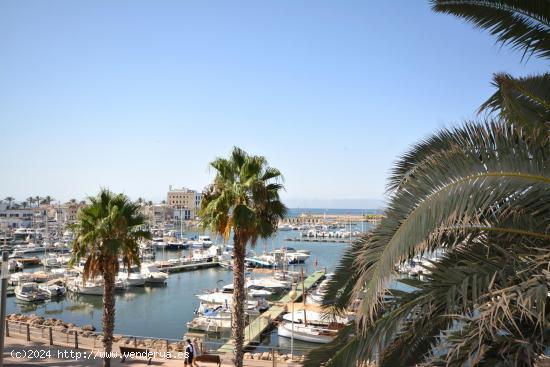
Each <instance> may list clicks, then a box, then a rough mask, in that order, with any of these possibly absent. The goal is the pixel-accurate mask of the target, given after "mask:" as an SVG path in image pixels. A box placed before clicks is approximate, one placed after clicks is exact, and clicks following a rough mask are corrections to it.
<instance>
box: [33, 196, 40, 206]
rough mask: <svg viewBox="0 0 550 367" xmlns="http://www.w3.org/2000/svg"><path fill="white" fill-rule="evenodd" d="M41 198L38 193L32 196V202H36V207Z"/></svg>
mask: <svg viewBox="0 0 550 367" xmlns="http://www.w3.org/2000/svg"><path fill="white" fill-rule="evenodd" d="M41 200H42V198H41V197H40V196H38V195H36V196H35V197H34V202H35V203H36V207H37V208H38V207H39V206H40V201H41Z"/></svg>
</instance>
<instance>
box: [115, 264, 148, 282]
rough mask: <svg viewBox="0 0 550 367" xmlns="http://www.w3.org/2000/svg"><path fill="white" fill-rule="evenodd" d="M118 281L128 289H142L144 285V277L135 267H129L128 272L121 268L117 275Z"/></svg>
mask: <svg viewBox="0 0 550 367" xmlns="http://www.w3.org/2000/svg"><path fill="white" fill-rule="evenodd" d="M118 279H119V280H122V281H123V282H124V283H126V285H127V286H128V287H143V286H144V285H145V277H144V276H143V274H141V272H140V270H139V269H138V267H137V266H135V265H134V266H131V267H130V271H128V268H126V267H123V270H122V271H120V272H119V273H118Z"/></svg>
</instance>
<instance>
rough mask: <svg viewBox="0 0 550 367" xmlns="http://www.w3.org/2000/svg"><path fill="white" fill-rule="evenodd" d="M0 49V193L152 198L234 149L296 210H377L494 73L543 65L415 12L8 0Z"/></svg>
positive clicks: (411, 4) (463, 27) (406, 6)
mask: <svg viewBox="0 0 550 367" xmlns="http://www.w3.org/2000/svg"><path fill="white" fill-rule="evenodd" d="M0 50H1V53H0V55H1V57H0V136H2V143H1V144H0V154H1V157H2V159H1V160H0V170H1V172H2V180H0V195H1V196H2V197H5V196H7V195H12V196H15V197H16V198H18V199H23V198H25V197H27V196H29V195H31V194H32V195H47V194H50V195H53V196H54V197H55V198H58V199H62V200H65V199H69V198H71V197H76V198H80V197H83V196H84V195H86V194H94V193H95V192H96V191H97V190H98V188H99V187H100V186H108V187H110V188H111V189H112V190H115V191H124V192H125V193H127V194H128V195H130V196H131V197H134V198H136V197H138V196H142V197H145V198H148V199H153V200H160V199H162V198H163V197H164V195H165V192H166V190H167V188H168V185H170V184H172V185H175V186H187V187H191V188H195V189H201V188H202V187H203V186H204V185H205V184H207V183H208V182H209V181H210V179H211V177H212V173H211V172H209V170H208V168H207V166H208V162H209V161H211V160H212V159H213V158H214V157H216V156H220V155H226V154H227V153H228V152H229V151H230V150H231V147H232V146H234V145H237V146H240V147H242V148H244V149H246V150H248V151H249V152H251V153H255V154H262V155H265V156H267V158H268V159H269V160H270V162H271V164H272V165H274V166H276V167H278V168H280V169H281V170H282V171H283V173H284V175H285V178H286V186H287V192H286V193H285V198H286V199H287V200H288V203H289V205H291V206H300V205H302V206H303V205H308V204H310V205H311V204H312V203H313V204H314V203H315V202H314V200H321V199H322V200H324V199H354V198H363V199H366V198H373V199H382V198H383V195H384V188H385V180H386V177H387V173H388V171H389V169H390V167H391V165H392V163H393V162H394V161H395V160H396V158H397V157H398V156H399V154H402V153H403V152H404V151H405V150H406V149H407V148H408V147H410V145H411V144H413V143H414V142H415V141H417V140H418V139H420V138H423V137H426V136H427V135H429V134H430V133H432V132H434V131H436V130H437V129H439V128H442V127H445V126H451V125H453V124H456V123H460V122H461V121H463V120H464V119H469V118H472V117H475V110H476V108H477V107H478V106H479V105H480V104H481V103H482V102H483V101H484V100H485V99H486V98H487V97H488V96H489V95H490V94H491V93H492V88H491V85H490V81H491V75H492V73H493V72H499V71H507V72H510V73H512V74H514V75H526V74H531V73H535V72H538V71H542V70H546V68H547V65H545V64H544V63H543V62H542V61H539V60H536V59H531V60H529V61H528V62H521V54H520V53H518V52H511V51H510V50H509V49H508V48H506V47H504V48H501V47H500V46H499V45H495V43H494V39H493V38H491V37H490V36H489V35H488V34H487V33H486V32H483V31H479V30H475V29H473V27H472V26H471V25H469V24H465V23H463V22H462V21H460V20H458V19H456V18H453V17H450V16H444V15H440V14H435V13H432V12H431V10H430V9H429V4H428V2H427V1H421V0H415V1H410V0H401V1H391V2H384V1H382V2H374V1H323V0H315V1H296V0H272V1H267V0H266V1H257V0H250V1H240V0H235V1H209V0H201V1H182V0H179V1H152V0H150V1H139V0H126V1H124V0H119V1H98V0H94V1H72V0H67V1H54V0H52V1H39V0H36V1H25V0H12V1H3V2H2V3H1V4H0ZM331 203H332V204H333V206H339V203H340V204H341V205H344V206H350V205H351V204H350V202H349V201H345V202H344V201H338V200H333V201H331ZM319 205H320V206H327V205H331V204H327V203H325V202H319ZM362 205H363V204H361V205H359V206H362Z"/></svg>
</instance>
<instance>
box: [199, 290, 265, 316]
mask: <svg viewBox="0 0 550 367" xmlns="http://www.w3.org/2000/svg"><path fill="white" fill-rule="evenodd" d="M197 298H198V299H200V300H201V301H203V302H205V303H208V304H217V305H224V306H225V307H229V306H230V305H231V304H232V303H233V295H232V294H231V293H223V292H213V293H205V294H199V295H197ZM268 308H269V304H268V303H267V301H266V300H265V299H262V298H258V299H254V300H247V301H246V304H245V311H246V312H248V313H255V311H257V312H263V311H265V310H267V309H268Z"/></svg>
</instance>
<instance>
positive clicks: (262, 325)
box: [218, 270, 325, 353]
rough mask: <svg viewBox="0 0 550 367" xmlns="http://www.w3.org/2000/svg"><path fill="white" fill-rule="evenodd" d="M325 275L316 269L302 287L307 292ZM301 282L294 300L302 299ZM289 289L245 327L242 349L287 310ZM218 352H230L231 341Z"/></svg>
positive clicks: (254, 340)
mask: <svg viewBox="0 0 550 367" xmlns="http://www.w3.org/2000/svg"><path fill="white" fill-rule="evenodd" d="M324 276H325V271H324V270H318V271H316V272H314V273H313V274H311V275H310V276H309V277H307V278H306V279H304V289H305V291H306V292H307V291H308V290H309V289H310V288H311V287H313V286H314V285H315V284H317V283H318V282H319V280H321V279H322V278H323V277H324ZM302 293H303V289H302V284H301V283H299V284H298V286H297V287H296V299H295V300H294V302H296V301H299V300H301V299H302ZM291 303H292V300H291V299H290V291H289V292H287V293H286V294H285V295H284V296H283V297H281V298H280V299H279V300H278V301H276V302H274V304H273V305H271V307H270V308H269V309H268V310H267V311H266V312H264V313H263V314H261V315H260V316H258V317H257V318H256V319H255V320H254V321H252V322H251V323H250V324H249V325H248V326H247V327H246V329H245V333H244V349H246V348H247V347H249V346H251V345H252V344H255V343H258V342H259V341H260V337H261V335H262V334H263V333H264V332H265V331H266V330H267V329H269V328H271V326H272V325H273V321H274V320H276V319H278V318H279V317H281V316H282V314H283V313H285V312H287V311H288V304H291ZM218 352H220V353H232V352H233V341H232V340H230V341H228V342H227V343H225V344H224V345H222V346H221V347H220V349H218Z"/></svg>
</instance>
